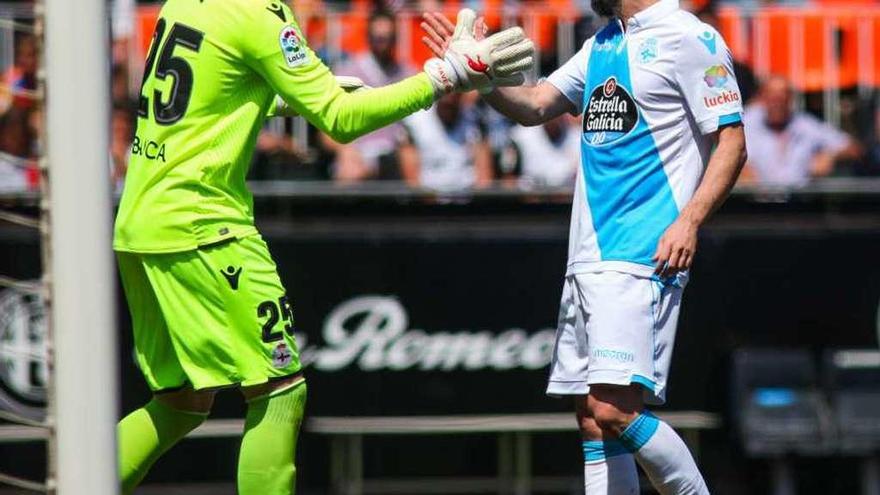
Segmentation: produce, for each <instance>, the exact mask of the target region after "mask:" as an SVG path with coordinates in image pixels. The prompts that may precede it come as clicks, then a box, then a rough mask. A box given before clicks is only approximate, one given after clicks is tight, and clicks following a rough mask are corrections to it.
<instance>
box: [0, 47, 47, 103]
mask: <svg viewBox="0 0 880 495" xmlns="http://www.w3.org/2000/svg"><path fill="white" fill-rule="evenodd" d="M13 60H14V63H13V65H12V66H10V67H9V69H7V71H6V73H5V74H3V80H2V84H3V86H6V87H8V88H9V90H10V91H11V94H12V98H11V100H9V101H7V102H3V104H0V111H3V110H5V109H6V108H7V107H8V106H9V105H10V104H11V105H12V106H15V107H18V108H24V109H29V108H33V107H34V105H35V104H36V99H35V93H34V92H35V91H36V90H37V66H38V60H39V59H38V57H37V40H36V38H34V36H33V35H32V34H28V33H23V34H19V35H18V37H17V38H16V44H15V57H14V59H13Z"/></svg>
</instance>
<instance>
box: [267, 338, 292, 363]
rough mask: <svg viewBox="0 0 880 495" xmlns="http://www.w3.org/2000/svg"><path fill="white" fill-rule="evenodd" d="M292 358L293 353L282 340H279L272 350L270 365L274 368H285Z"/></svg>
mask: <svg viewBox="0 0 880 495" xmlns="http://www.w3.org/2000/svg"><path fill="white" fill-rule="evenodd" d="M292 360H293V353H292V352H290V348H289V347H287V344H285V343H284V342H279V343H278V345H276V346H275V349H273V350H272V366H274V367H276V368H286V367H287V366H288V365H289V364H290V362H291V361H292Z"/></svg>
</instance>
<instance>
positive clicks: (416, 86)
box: [242, 9, 534, 143]
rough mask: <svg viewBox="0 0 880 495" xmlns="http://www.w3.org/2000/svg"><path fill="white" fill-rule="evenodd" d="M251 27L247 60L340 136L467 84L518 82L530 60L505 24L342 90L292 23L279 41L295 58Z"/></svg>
mask: <svg viewBox="0 0 880 495" xmlns="http://www.w3.org/2000/svg"><path fill="white" fill-rule="evenodd" d="M462 14H464V17H465V18H467V19H471V18H474V17H475V15H474V14H473V12H472V11H470V10H468V9H465V10H463V11H462ZM460 17H461V15H460ZM267 19H268V20H270V21H272V22H273V23H274V22H275V21H274V19H273V18H272V16H265V15H263V16H262V17H260V21H258V22H266V20H267ZM470 24H471V25H472V24H473V21H472V20H470ZM276 27H277V26H276ZM468 31H469V30H468ZM256 32H258V33H261V34H260V36H259V37H258V38H257V39H256V40H254V39H252V38H253V37H252V36H250V35H248V36H244V37H243V38H242V45H243V47H244V53H245V54H246V57H247V62H248V64H249V65H250V66H251V68H253V69H254V70H255V71H256V72H257V73H258V74H259V75H260V76H261V77H262V78H263V79H264V80H266V81H267V82H268V83H269V85H270V86H271V87H272V89H273V90H275V92H276V93H277V94H278V95H279V96H280V97H281V98H282V99H283V100H284V101H285V102H286V103H287V104H288V106H289V107H290V109H291V110H292V111H293V112H295V113H297V114H299V115H302V116H303V117H305V119H306V120H308V121H309V122H310V123H311V124H312V125H314V126H315V127H317V128H318V129H320V130H321V131H323V132H324V133H325V134H327V135H329V136H330V137H332V138H333V139H334V140H336V141H339V142H342V143H346V142H350V141H352V140H354V139H355V138H357V137H359V136H361V135H363V134H366V133H368V132H371V131H374V130H376V129H378V128H380V127H384V126H386V125H388V124H391V123H393V122H396V121H398V120H401V119H402V118H404V117H406V116H407V115H410V114H412V113H414V112H416V111H418V110H421V109H424V108H427V107H429V106H430V105H431V104H432V103H433V102H434V100H435V99H436V98H437V97H438V96H440V95H442V94H445V93H449V92H452V91H459V92H462V91H469V90H472V89H476V90H480V91H481V92H486V91H489V90H491V87H493V86H499V85H511V84H521V83H522V80H523V74H522V72H523V71H525V70H528V69H530V68H531V67H532V65H533V64H534V58H533V53H534V46H533V44H532V43H531V41H529V40H527V39H525V36H524V35H523V33H522V30H521V29H508V30H505V31H503V32H501V33H498V34H496V35H494V36H492V37H490V38H488V39H486V40H481V41H477V40H475V39H473V37H467V36H464V37H461V39H459V40H458V41H457V42H456V43H455V44H453V46H451V47H450V49H449V50H448V53H447V55H446V56H445V57H444V58H443V59H442V60H441V59H431V60H429V61H428V63H426V64H425V71H424V72H422V73H420V74H418V75H416V76H413V77H410V78H408V79H405V80H403V81H401V82H398V83H395V84H391V85H388V86H385V87H381V88H375V89H370V90H366V91H358V92H353V93H347V92H346V91H345V90H344V89H343V88H341V87H340V85H339V84H338V83H337V81H336V79H335V78H334V77H333V74H331V73H330V69H328V68H327V66H326V65H324V63H323V62H321V60H320V59H319V58H318V57H317V56H316V55H315V53H314V52H313V51H312V50H311V49H309V48H308V47H307V46H305V43H303V42H302V40H301V35H300V34H298V33H297V31H296V29H295V27H294V25H293V24H289V25H287V26H283V27H282V34H281V38H282V41H284V40H289V41H286V42H283V43H282V49H283V50H286V49H289V50H291V52H290V53H297V54H298V55H295V56H293V57H292V58H288V56H289V54H288V53H285V52H282V53H279V52H278V51H276V50H275V49H269V48H268V47H270V46H272V45H274V46H278V45H277V44H276V43H277V41H276V40H277V38H275V37H272V38H268V37H264V36H263V33H267V32H271V31H270V30H266V29H258V30H257V31H256ZM285 43H286V45H285Z"/></svg>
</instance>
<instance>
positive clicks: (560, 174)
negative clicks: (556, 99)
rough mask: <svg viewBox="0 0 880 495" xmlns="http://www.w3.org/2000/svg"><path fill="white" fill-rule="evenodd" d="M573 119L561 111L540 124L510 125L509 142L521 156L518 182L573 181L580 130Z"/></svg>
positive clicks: (559, 184) (551, 184)
mask: <svg viewBox="0 0 880 495" xmlns="http://www.w3.org/2000/svg"><path fill="white" fill-rule="evenodd" d="M573 121H574V118H573V117H571V116H569V115H562V116H560V117H557V118H555V119H553V120H550V121H548V122H546V123H544V125H541V126H536V127H522V126H517V127H515V128H514V129H513V132H512V137H513V142H514V143H516V145H517V147H518V148H519V152H520V156H521V157H522V174H521V177H520V184H521V185H522V186H524V187H529V186H549V187H564V186H569V185H571V184H574V180H575V177H576V176H577V170H578V167H579V166H580V163H581V147H580V136H581V133H580V132H579V130H578V128H577V127H575V126H574V125H572V122H573Z"/></svg>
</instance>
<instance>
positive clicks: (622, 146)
mask: <svg viewBox="0 0 880 495" xmlns="http://www.w3.org/2000/svg"><path fill="white" fill-rule="evenodd" d="M547 81H548V82H549V83H550V84H553V85H554V86H555V87H556V88H558V89H559V90H560V91H561V92H562V93H563V94H564V95H565V96H566V97H567V98H568V99H569V100H571V101H572V103H574V104H575V106H576V107H577V109H578V113H580V114H583V133H582V136H581V161H582V166H581V168H580V170H579V171H578V180H577V185H576V187H575V195H574V204H573V207H572V218H571V233H570V238H569V254H568V257H569V259H568V274H569V275H571V274H575V273H588V272H597V271H605V270H612V271H623V272H626V273H632V274H635V275H644V276H650V275H651V274H652V273H653V266H652V262H651V257H652V256H653V255H654V252H655V251H656V248H657V242H658V241H659V239H660V236H662V235H663V232H664V231H665V230H666V228H667V227H668V226H669V225H670V224H671V223H672V222H673V221H675V219H676V218H677V217H678V214H679V212H680V211H681V209H682V208H684V206H685V205H686V204H687V202H688V201H689V200H690V198H691V196H692V195H693V193H694V191H695V190H696V188H697V185H698V184H699V182H700V180H701V178H702V176H703V171H704V169H705V166H706V163H707V162H708V160H709V154H710V152H711V147H712V140H711V137H710V135H711V134H712V133H714V132H715V131H717V130H718V128H719V127H720V126H724V125H728V124H733V123H737V122H741V120H742V101H741V100H742V99H741V97H740V92H739V88H738V86H737V83H736V78H735V76H734V73H733V59H732V57H731V55H730V51H729V50H728V48H727V46H726V45H725V43H724V40H723V39H722V38H721V35H719V34H718V33H717V32H716V31H715V30H714V29H713V28H712V27H710V26H708V25H706V24H703V23H702V22H700V21H699V20H697V18H696V17H694V16H693V15H691V14H689V13H687V12H685V11H682V10H681V9H679V6H678V1H677V0H660V1H659V2H658V3H655V4H653V5H651V6H650V7H648V8H647V9H645V10H643V11H641V12H639V13H638V14H636V15H635V16H633V17H632V18H631V19H630V20H629V21H628V22H627V26H626V29H625V30H624V29H623V26H622V24H621V21H619V20H616V19H615V20H612V21H611V22H610V23H609V24H608V25H607V26H605V27H604V28H603V29H602V30H601V31H599V32H598V33H596V35H595V36H593V37H592V38H590V39H589V40H587V42H586V43H584V46H583V48H582V49H581V50H580V51H579V52H578V53H577V54H576V55H575V56H574V57H573V58H572V59H571V60H569V61H568V62H567V63H566V64H565V65H563V66H562V67H560V68H559V69H558V70H557V71H556V72H554V73H553V74H552V75H551V76H550V77H549V78H548V79H547Z"/></svg>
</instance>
